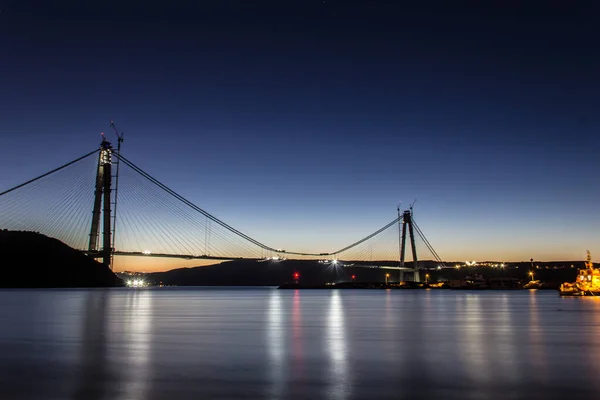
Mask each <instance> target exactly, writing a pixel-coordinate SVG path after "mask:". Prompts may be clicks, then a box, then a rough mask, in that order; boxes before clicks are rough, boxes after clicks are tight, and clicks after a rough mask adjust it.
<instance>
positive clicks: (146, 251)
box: [142, 250, 152, 255]
mask: <svg viewBox="0 0 600 400" xmlns="http://www.w3.org/2000/svg"><path fill="white" fill-rule="evenodd" d="M142 254H145V255H148V254H152V253H151V251H150V250H144V251H143V252H142Z"/></svg>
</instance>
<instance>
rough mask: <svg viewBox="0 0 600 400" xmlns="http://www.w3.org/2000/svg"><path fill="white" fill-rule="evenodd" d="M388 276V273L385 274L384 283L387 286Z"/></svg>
mask: <svg viewBox="0 0 600 400" xmlns="http://www.w3.org/2000/svg"><path fill="white" fill-rule="evenodd" d="M389 277H390V274H385V284H386V286H387V284H388V278H389Z"/></svg>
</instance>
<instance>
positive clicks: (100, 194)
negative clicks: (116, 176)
mask: <svg viewBox="0 0 600 400" xmlns="http://www.w3.org/2000/svg"><path fill="white" fill-rule="evenodd" d="M112 152H113V149H112V145H111V144H110V142H108V141H107V140H106V138H105V137H104V135H102V143H100V155H99V157H98V171H97V173H96V189H95V192H94V209H93V214H92V226H91V229H90V242H89V245H88V251H89V252H90V253H92V254H98V255H99V256H100V257H102V263H103V264H104V265H106V266H107V267H108V268H111V256H112V248H111V245H112V241H111V233H112V231H111V210H110V205H111V203H110V202H111V198H110V190H111V189H110V186H111V181H112V175H111V174H112V172H111V167H112ZM101 211H102V212H101ZM101 214H102V215H101ZM101 217H102V220H103V227H102V247H101V248H99V244H98V238H99V233H100V232H99V231H100V219H101Z"/></svg>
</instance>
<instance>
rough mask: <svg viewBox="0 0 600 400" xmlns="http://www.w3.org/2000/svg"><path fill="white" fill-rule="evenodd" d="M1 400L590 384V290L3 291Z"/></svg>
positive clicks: (595, 387)
mask: <svg viewBox="0 0 600 400" xmlns="http://www.w3.org/2000/svg"><path fill="white" fill-rule="evenodd" d="M0 326H1V327H2V329H0V387H1V388H2V393H1V396H0V398H1V399H3V400H5V399H6V400H13V399H15V400H17V399H18V400H27V399H77V400H80V399H81V400H84V399H85V400H88V399H89V400H104V399H107V400H108V399H110V400H113V399H119V400H120V399H123V400H125V399H150V400H154V399H164V398H169V397H171V398H173V399H198V398H217V399H233V398H256V399H259V398H260V399H263V398H268V399H306V398H315V399H320V398H327V399H372V398H377V399H388V398H389V399H392V398H393V399H398V398H400V399H402V398H406V399H409V398H410V399H413V398H444V399H497V398H528V399H530V398H539V399H548V398H557V397H560V396H571V397H573V396H575V397H578V396H579V397H586V398H597V397H598V396H599V395H600V384H599V381H598V379H597V378H598V376H599V374H600V299H592V298H585V299H570V298H560V297H559V296H558V295H557V293H556V292H549V291H537V292H535V291H531V292H529V291H514V292H513V291H485V292H468V291H435V290H431V291H409V290H407V291H392V290H373V291H369V290H356V291H354V290H313V291H311V290H303V291H300V290H295V291H294V290H274V289H268V288H260V289H240V288H238V289H210V288H169V289H148V290H134V289H116V290H22V291H14V290H6V291H0Z"/></svg>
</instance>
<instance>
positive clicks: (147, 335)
mask: <svg viewBox="0 0 600 400" xmlns="http://www.w3.org/2000/svg"><path fill="white" fill-rule="evenodd" d="M124 325H125V326H124V328H125V337H124V341H125V343H126V348H125V349H124V351H125V358H126V360H125V365H126V369H125V370H124V371H123V373H124V374H125V375H126V376H127V379H126V380H125V382H126V384H125V385H124V386H123V397H122V398H123V399H143V398H147V397H148V391H149V383H150V382H149V376H150V373H151V371H150V366H151V363H150V346H151V339H152V293H151V292H150V291H149V290H130V291H129V292H128V297H127V301H126V308H125V320H124Z"/></svg>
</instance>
